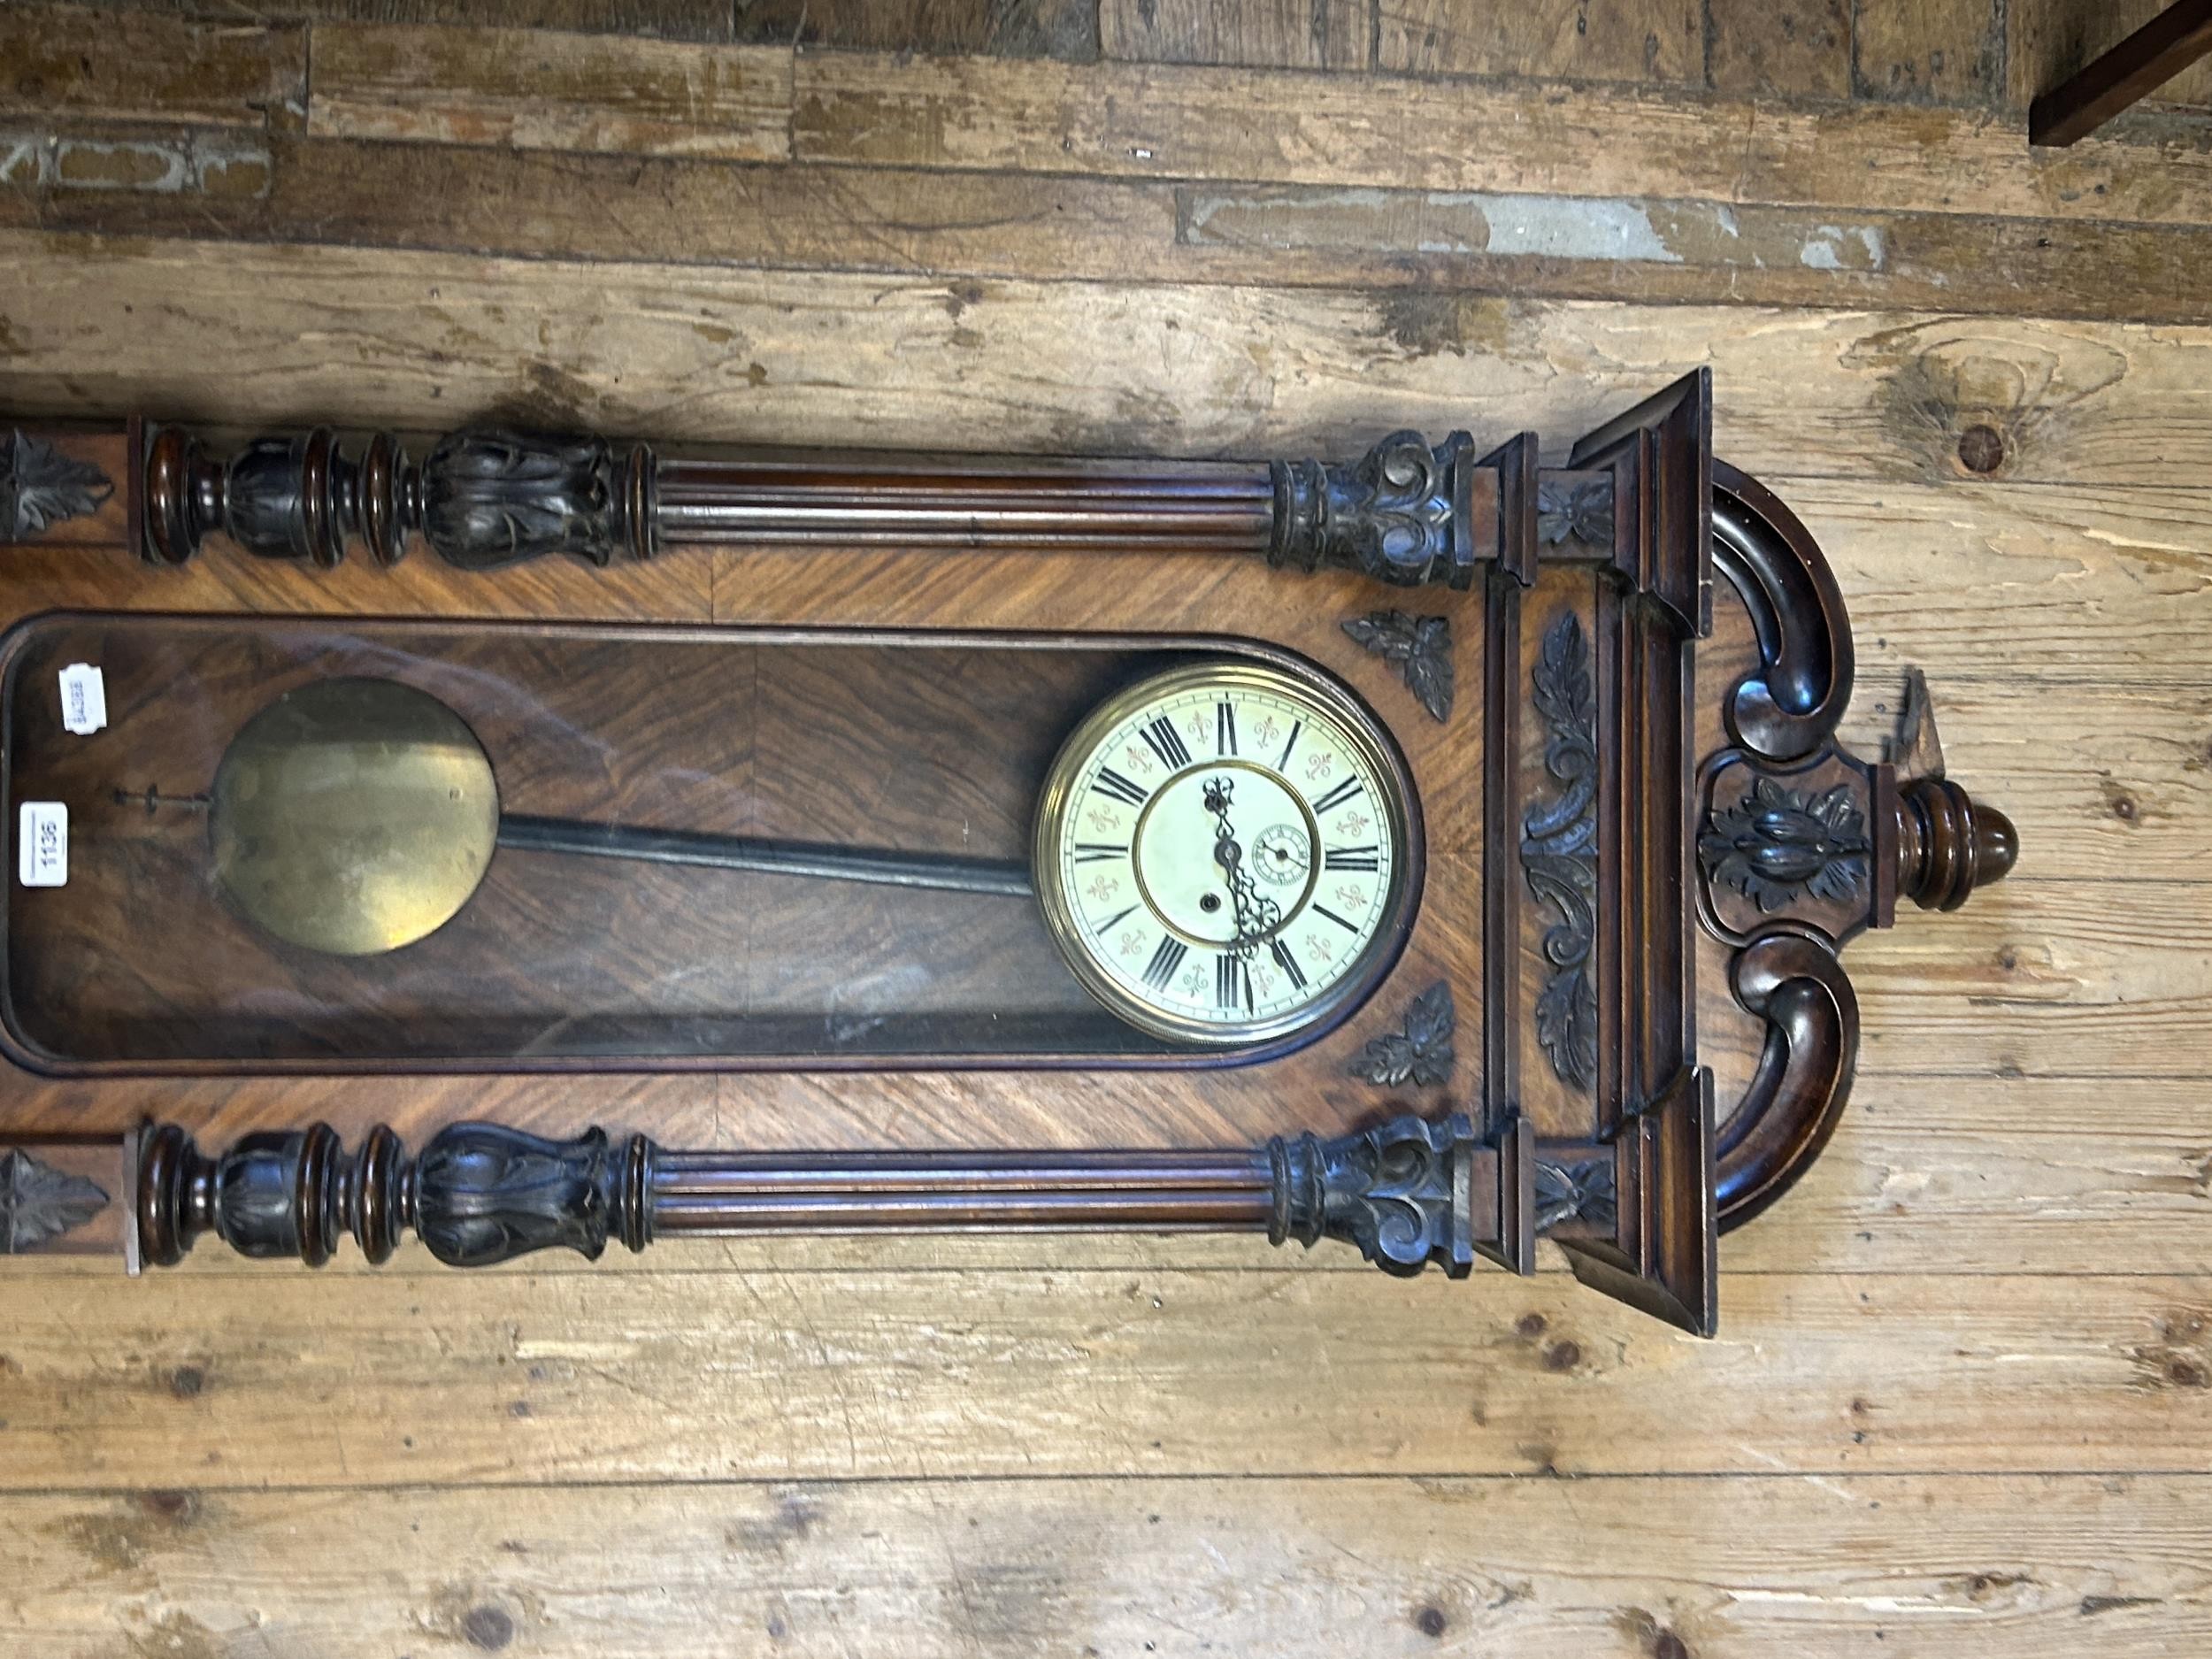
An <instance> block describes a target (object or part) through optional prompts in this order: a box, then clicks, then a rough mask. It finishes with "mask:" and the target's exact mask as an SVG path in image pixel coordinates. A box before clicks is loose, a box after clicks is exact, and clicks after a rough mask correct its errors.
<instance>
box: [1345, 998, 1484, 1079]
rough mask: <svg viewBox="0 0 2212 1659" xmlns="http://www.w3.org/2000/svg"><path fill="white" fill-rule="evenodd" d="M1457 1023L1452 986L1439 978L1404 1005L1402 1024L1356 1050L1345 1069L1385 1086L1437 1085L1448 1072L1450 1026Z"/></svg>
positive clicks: (1449, 1073) (1358, 1076) (1451, 1062)
mask: <svg viewBox="0 0 2212 1659" xmlns="http://www.w3.org/2000/svg"><path fill="white" fill-rule="evenodd" d="M1456 1023H1457V1014H1456V1011H1455V1010H1454V1009H1453V1007H1452V987H1450V986H1449V985H1448V984H1447V983H1445V982H1444V981H1443V980H1441V979H1439V980H1438V981H1437V982H1436V983H1435V984H1434V985H1432V986H1431V987H1429V988H1428V989H1427V990H1425V991H1424V992H1422V993H1421V995H1418V996H1417V997H1415V998H1414V999H1413V1001H1412V1002H1411V1003H1409V1005H1408V1006H1407V1009H1406V1026H1405V1029H1404V1030H1403V1031H1402V1032H1398V1031H1393V1032H1387V1033H1385V1034H1384V1035H1382V1036H1379V1037H1377V1038H1375V1039H1373V1040H1372V1041H1370V1042H1369V1043H1368V1045H1367V1046H1366V1047H1365V1048H1362V1049H1361V1050H1360V1053H1359V1058H1358V1059H1356V1060H1355V1061H1353V1062H1352V1064H1351V1065H1350V1067H1349V1068H1348V1070H1349V1071H1350V1072H1351V1074H1352V1075H1353V1076H1354V1077H1357V1078H1364V1079H1367V1081H1369V1082H1370V1083H1379V1084H1380V1085H1382V1087H1385V1088H1402V1087H1404V1086H1405V1085H1406V1084H1408V1083H1411V1084H1413V1085H1414V1086H1415V1087H1417V1088H1440V1087H1443V1085H1444V1084H1445V1083H1446V1082H1447V1081H1448V1080H1449V1079H1450V1077H1451V1075H1452V1065H1453V1064H1454V1061H1455V1058H1456V1056H1455V1055H1454V1054H1453V1052H1452V1027H1453V1026H1454V1025H1455V1024H1456Z"/></svg>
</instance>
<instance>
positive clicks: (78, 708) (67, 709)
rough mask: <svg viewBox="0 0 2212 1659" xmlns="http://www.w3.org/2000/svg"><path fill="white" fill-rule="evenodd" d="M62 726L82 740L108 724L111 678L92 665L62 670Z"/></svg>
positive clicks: (78, 665) (78, 664)
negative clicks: (109, 681) (109, 684)
mask: <svg viewBox="0 0 2212 1659" xmlns="http://www.w3.org/2000/svg"><path fill="white" fill-rule="evenodd" d="M61 723H62V724H63V725H64V726H67V727H68V728H69V729H70V730H71V731H73V732H74V733H76V734H77V735H78V736H79V737H89V736H91V735H92V734H93V733H95V732H96V731H98V730H99V729H100V728H101V727H102V726H105V725H106V724H107V723H108V682H107V676H106V675H104V674H103V673H102V672H100V671H99V670H98V669H96V668H95V667H94V666H93V665H92V664H89V663H72V664H69V666H68V667H66V668H65V669H63V670H62V671H61Z"/></svg>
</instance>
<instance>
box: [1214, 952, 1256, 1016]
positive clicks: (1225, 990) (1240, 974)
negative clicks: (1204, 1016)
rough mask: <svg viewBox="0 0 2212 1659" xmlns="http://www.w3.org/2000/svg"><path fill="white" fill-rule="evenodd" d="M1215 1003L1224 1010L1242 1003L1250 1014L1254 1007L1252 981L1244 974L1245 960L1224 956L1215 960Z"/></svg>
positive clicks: (1230, 955) (1239, 957) (1233, 956)
mask: <svg viewBox="0 0 2212 1659" xmlns="http://www.w3.org/2000/svg"><path fill="white" fill-rule="evenodd" d="M1214 1002H1215V1003H1216V1004H1217V1006H1219V1007H1222V1008H1235V1007H1237V1006H1238V1005H1239V1004H1240V1003H1241V1004H1242V1005H1243V1007H1244V1009H1245V1010H1246V1011H1247V1012H1250V1011H1251V1007H1252V981H1251V979H1249V978H1248V976H1247V975H1246V973H1245V972H1244V958H1243V957H1241V956H1236V955H1234V954H1224V955H1222V956H1217V957H1215V958H1214Z"/></svg>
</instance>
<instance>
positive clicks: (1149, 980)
mask: <svg viewBox="0 0 2212 1659" xmlns="http://www.w3.org/2000/svg"><path fill="white" fill-rule="evenodd" d="M1189 954H1190V947H1189V946H1187V945H1186V944H1185V943H1184V942H1183V941H1181V940H1179V939H1173V938H1170V939H1163V940H1162V941H1160V948H1159V949H1157V950H1156V951H1154V952H1153V953H1152V960H1151V962H1150V963H1149V964H1148V965H1147V966H1146V968H1145V971H1144V982H1145V983H1146V984H1147V985H1148V986H1150V987H1152V988H1153V989H1154V990H1156V991H1164V990H1166V989H1167V982H1168V981H1169V980H1170V979H1173V978H1174V977H1175V970H1176V969H1178V968H1179V967H1181V966H1182V965H1183V958H1184V957H1185V956H1187V955H1189Z"/></svg>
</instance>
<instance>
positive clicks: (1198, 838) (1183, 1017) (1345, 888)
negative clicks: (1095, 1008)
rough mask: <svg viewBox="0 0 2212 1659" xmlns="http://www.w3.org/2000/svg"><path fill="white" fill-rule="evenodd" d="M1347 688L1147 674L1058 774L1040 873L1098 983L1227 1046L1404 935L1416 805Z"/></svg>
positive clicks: (1049, 904)
mask: <svg viewBox="0 0 2212 1659" xmlns="http://www.w3.org/2000/svg"><path fill="white" fill-rule="evenodd" d="M1403 776H1404V774H1403V772H1402V767H1401V765H1400V764H1399V763H1398V761H1397V759H1396V757H1395V753H1394V750H1393V749H1391V747H1390V745H1389V743H1388V741H1387V740H1386V739H1385V738H1384V736H1383V735H1382V733H1381V732H1380V731H1379V729H1377V727H1376V726H1375V724H1374V722H1373V720H1372V719H1371V718H1370V717H1369V716H1368V715H1367V714H1366V713H1365V711H1364V710H1362V709H1360V708H1359V707H1358V706H1357V704H1356V703H1353V702H1352V701H1351V699H1350V698H1348V697H1347V696H1343V695H1336V694H1333V693H1332V692H1331V691H1330V690H1329V689H1328V688H1326V687H1325V686H1323V685H1320V684H1317V683H1316V682H1313V681H1310V680H1307V679H1305V678H1304V677H1302V676H1301V675H1298V674H1294V673H1292V672H1288V671H1286V670H1284V669H1281V668H1277V667H1274V666H1272V665H1270V664H1260V663H1253V662H1247V661H1242V660H1235V659H1232V660H1225V661H1217V662H1211V663H1202V664H1192V665H1189V666H1186V667H1182V668H1178V669H1173V670H1171V671H1169V672H1165V673H1163V674H1158V675H1155V676H1153V677H1152V678H1150V679H1148V680H1143V681H1141V682H1140V683H1139V684H1137V685H1135V686H1133V687H1130V688H1129V689H1127V690H1126V691H1125V692H1123V693H1121V694H1120V695H1118V696H1116V697H1114V698H1112V699H1111V700H1110V701H1109V702H1108V703H1106V704H1105V705H1104V706H1103V707H1102V708H1101V709H1099V710H1097V711H1096V712H1095V713H1094V714H1093V715H1092V716H1091V717H1090V718H1088V719H1087V720H1085V721H1084V723H1083V724H1082V726H1080V727H1079V728H1078V729H1077V731H1076V732H1075V733H1074V734H1073V735H1072V736H1071V738H1070V739H1069V740H1068V742H1067V744H1066V746H1065V747H1064V749H1062V750H1061V752H1060V755H1059V757H1058V758H1057V759H1056V761H1055V762H1054V763H1053V767H1052V771H1051V772H1050V774H1049V775H1048V780H1047V784H1046V788H1045V792H1044V797H1043V804H1042V806H1041V809H1040V811H1039V814H1038V824H1037V835H1036V847H1035V861H1036V873H1037V889H1038V896H1039V899H1040V902H1041V903H1042V904H1043V906H1044V910H1045V916H1046V919H1047V921H1048V923H1049V924H1050V925H1051V927H1052V930H1053V933H1054V936H1055V938H1056V940H1057V941H1058V942H1059V945H1060V948H1061V949H1062V951H1063V952H1064V954H1065V955H1066V956H1067V958H1068V962H1069V964H1070V965H1071V967H1072V968H1073V969H1074V970H1075V972H1076V974H1077V976H1078V977H1079V979H1082V981H1083V983H1084V984H1085V985H1086V986H1087V987H1089V988H1090V990H1091V991H1092V993H1093V994H1094V995H1096V996H1097V997H1098V998H1099V1000H1100V1001H1102V1002H1104V1003H1105V1004H1106V1005H1107V1006H1108V1007H1110V1008H1111V1009H1112V1010H1115V1011H1116V1012H1117V1013H1118V1014H1120V1015H1121V1016H1122V1017H1123V1018H1125V1019H1127V1020H1129V1021H1130V1023H1131V1024H1133V1025H1137V1026H1139V1027H1141V1028H1142V1029H1144V1030H1146V1031H1149V1032H1152V1033H1155V1034H1157V1035H1161V1036H1166V1037H1172V1038H1178V1039H1180V1040H1182V1041H1190V1042H1199V1043H1209V1044H1220V1045H1226V1044H1232V1043H1248V1042H1255V1041H1263V1040H1266V1039H1269V1038H1273V1037H1279V1036H1284V1035H1287V1034H1290V1033H1295V1032H1298V1031H1302V1030H1304V1029H1307V1028H1309V1027H1310V1026H1314V1025H1319V1024H1321V1023H1323V1022H1325V1021H1326V1020H1328V1019H1329V1018H1331V1017H1332V1016H1333V1015H1334V1014H1336V1013H1338V1012H1340V1011H1341V1010H1343V1009H1344V1008H1345V1007H1347V1006H1348V1003H1349V1002H1352V1001H1354V1000H1356V998H1357V997H1358V996H1360V995H1363V994H1364V993H1365V992H1366V991H1367V990H1368V989H1370V988H1371V987H1372V986H1373V984H1374V981H1375V979H1377V978H1379V975H1380V973H1381V972H1382V970H1383V969H1384V968H1386V967H1387V965H1388V963H1389V959H1390V957H1391V956H1392V955H1393V954H1394V950H1395V948H1396V945H1397V942H1398V941H1399V940H1400V939H1401V938H1402V933H1403V927H1404V921H1405V912H1406V910H1407V909H1408V904H1409V895H1410V893H1411V891H1412V887H1413V877H1414V875H1415V872H1414V871H1413V870H1412V869H1411V868H1410V864H1411V862H1412V859H1413V856H1414V849H1413V845H1412V841H1411V836H1410V833H1409V825H1410V823H1411V821H1412V817H1413V814H1412V810H1411V806H1410V803H1409V801H1408V799H1407V791H1406V787H1405V785H1404V782H1403Z"/></svg>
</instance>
